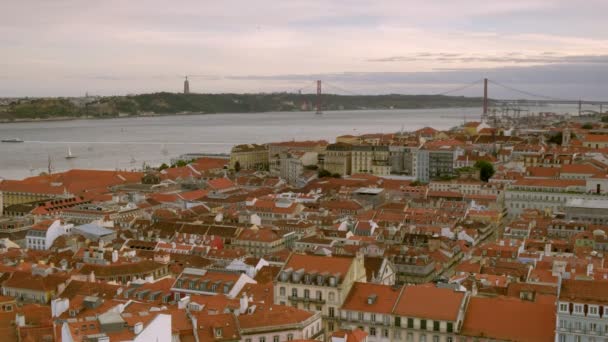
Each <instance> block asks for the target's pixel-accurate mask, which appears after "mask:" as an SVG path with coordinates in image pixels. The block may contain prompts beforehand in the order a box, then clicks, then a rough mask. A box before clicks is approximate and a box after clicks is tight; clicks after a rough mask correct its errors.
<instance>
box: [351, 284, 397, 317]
mask: <svg viewBox="0 0 608 342" xmlns="http://www.w3.org/2000/svg"><path fill="white" fill-rule="evenodd" d="M402 290H403V288H402V287H393V286H390V285H380V284H372V283H359V282H357V283H355V284H354V285H353V287H352V288H351V289H350V292H349V293H348V296H347V297H346V299H345V300H344V304H342V310H353V311H361V312H374V313H382V314H390V313H391V312H392V311H393V307H394V306H395V304H396V303H397V300H398V299H399V295H401V292H402ZM370 303H371V304H370Z"/></svg>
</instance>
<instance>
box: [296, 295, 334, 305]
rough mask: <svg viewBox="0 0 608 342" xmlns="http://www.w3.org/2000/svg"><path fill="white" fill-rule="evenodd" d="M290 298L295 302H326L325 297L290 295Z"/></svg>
mask: <svg viewBox="0 0 608 342" xmlns="http://www.w3.org/2000/svg"><path fill="white" fill-rule="evenodd" d="M288 298H289V300H291V301H294V302H304V303H316V304H325V299H322V298H316V297H298V296H289V297H288Z"/></svg>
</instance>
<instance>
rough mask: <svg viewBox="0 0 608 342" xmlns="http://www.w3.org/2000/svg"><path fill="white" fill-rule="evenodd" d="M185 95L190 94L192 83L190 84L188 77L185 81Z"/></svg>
mask: <svg viewBox="0 0 608 342" xmlns="http://www.w3.org/2000/svg"><path fill="white" fill-rule="evenodd" d="M184 94H190V82H188V76H186V79H185V80H184Z"/></svg>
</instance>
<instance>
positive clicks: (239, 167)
mask: <svg viewBox="0 0 608 342" xmlns="http://www.w3.org/2000/svg"><path fill="white" fill-rule="evenodd" d="M234 171H235V172H239V171H241V163H239V161H238V160H237V161H236V163H234Z"/></svg>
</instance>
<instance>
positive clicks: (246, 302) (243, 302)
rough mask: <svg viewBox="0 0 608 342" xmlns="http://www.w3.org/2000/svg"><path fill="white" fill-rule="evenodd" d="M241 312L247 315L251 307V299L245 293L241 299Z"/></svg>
mask: <svg viewBox="0 0 608 342" xmlns="http://www.w3.org/2000/svg"><path fill="white" fill-rule="evenodd" d="M240 304H241V307H240V312H241V313H245V312H247V307H248V306H249V299H248V298H247V294H245V293H243V296H242V297H241V299H240Z"/></svg>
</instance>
